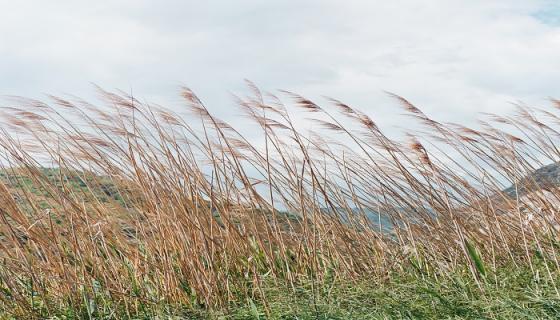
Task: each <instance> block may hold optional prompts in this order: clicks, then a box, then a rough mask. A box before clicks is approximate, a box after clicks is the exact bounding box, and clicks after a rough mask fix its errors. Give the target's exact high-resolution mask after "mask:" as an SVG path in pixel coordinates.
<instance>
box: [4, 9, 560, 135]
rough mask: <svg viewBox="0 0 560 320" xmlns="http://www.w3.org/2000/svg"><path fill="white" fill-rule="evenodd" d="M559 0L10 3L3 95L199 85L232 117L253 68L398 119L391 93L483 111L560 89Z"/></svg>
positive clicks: (214, 106) (270, 81) (456, 112)
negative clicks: (236, 98) (237, 96)
mask: <svg viewBox="0 0 560 320" xmlns="http://www.w3.org/2000/svg"><path fill="white" fill-rule="evenodd" d="M558 2H560V1H556V0H552V1H547V0H534V1H531V0H468V1H466V0H461V1H454V0H424V1H418V0H416V1H407V0H391V1H374V0H370V1H356V0H345V1H329V0H320V1H301V0H300V1H290V0H282V1H271V0H267V1H265V0H260V1H257V0H253V1H250V0H237V1H226V0H222V1H212V0H207V1H200V0H199V1H185V0H181V1H155V0H152V1H147V0H132V1H125V0H111V1H101V0H98V1H76V0H72V1H63V0H58V1H26V0H18V1H13V0H11V1H7V0H0V4H1V6H0V8H1V11H0V12H1V13H0V94H10V95H13V94H15V95H25V96H32V97H41V95H42V94H45V93H54V94H64V93H70V94H74V95H78V96H82V97H86V98H87V97H91V96H92V94H93V93H94V90H93V88H92V86H91V83H95V84H98V85H100V86H102V87H105V88H108V89H112V88H119V89H123V90H125V91H131V90H132V92H133V93H134V95H135V96H138V97H140V98H143V99H146V100H150V101H153V102H161V103H169V105H171V106H173V107H175V108H177V107H178V102H179V100H180V98H179V96H178V87H179V86H180V85H187V86H189V87H191V88H192V89H194V90H195V91H196V92H197V93H198V94H199V95H200V97H201V98H202V99H203V100H204V101H206V103H207V104H208V107H209V108H210V109H211V110H213V111H214V112H216V113H218V114H220V115H223V116H224V117H231V116H232V115H233V114H235V113H237V112H238V111H237V109H236V108H234V107H233V106H234V102H233V100H232V99H231V96H230V93H231V92H234V93H244V92H246V90H244V82H243V79H250V80H252V81H254V82H255V83H256V84H258V85H259V86H260V87H261V88H263V89H266V90H269V91H274V90H276V89H286V90H291V91H295V92H298V93H301V94H303V95H305V96H309V97H311V98H315V99H317V100H318V101H320V98H318V97H320V96H321V95H328V96H332V97H335V98H338V99H340V100H343V101H345V102H347V103H349V104H351V105H353V106H356V107H358V108H359V109H361V110H364V111H367V112H368V113H370V114H372V115H373V116H374V117H375V116H377V119H378V120H379V119H381V120H382V121H388V122H389V123H390V122H391V121H392V120H391V119H394V117H393V116H392V115H393V113H395V112H397V113H398V111H395V110H396V109H395V105H396V104H395V103H394V102H393V101H391V100H390V99H388V98H387V96H386V95H385V94H384V93H383V92H384V91H391V92H394V93H398V94H400V95H403V96H405V97H406V98H408V99H409V100H411V101H412V102H414V103H415V104H417V105H418V106H419V107H421V108H422V109H423V110H425V111H426V112H427V113H428V114H429V115H431V116H433V117H435V118H436V119H440V120H447V121H465V120H466V121H469V119H474V118H475V117H476V112H480V111H495V112H504V111H506V112H507V111H508V110H513V107H512V105H511V104H510V103H511V102H515V101H525V102H527V103H530V104H539V105H546V104H547V102H546V99H547V98H548V97H557V98H558V97H560V90H559V88H560V5H559V4H558ZM397 124H398V123H397Z"/></svg>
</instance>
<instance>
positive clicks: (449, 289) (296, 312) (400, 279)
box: [1, 265, 560, 320]
mask: <svg viewBox="0 0 560 320" xmlns="http://www.w3.org/2000/svg"><path fill="white" fill-rule="evenodd" d="M538 267H539V266H537V268H538ZM544 272H545V269H544V266H543V265H540V269H536V272H535V274H536V276H533V275H532V273H531V270H529V269H528V268H522V267H513V266H512V267H510V268H504V269H500V270H498V271H497V272H492V273H490V272H489V273H488V277H487V278H485V280H484V281H483V282H482V284H481V288H479V287H478V285H477V284H476V282H475V281H474V280H473V278H472V277H471V276H469V274H468V272H467V270H465V272H464V273H461V274H450V275H447V276H445V277H437V278H436V277H434V276H428V275H426V274H418V273H417V271H414V270H413V269H412V268H411V269H410V270H403V272H400V273H399V274H392V275H391V278H392V280H391V281H389V282H379V281H374V280H371V279H362V280H358V281H354V282H347V281H343V280H342V279H338V280H336V279H328V280H324V281H323V282H322V283H320V284H318V283H315V284H314V286H312V283H311V282H310V281H309V282H304V283H300V284H299V285H298V286H297V287H295V288H289V287H286V286H282V285H280V284H273V283H272V282H271V283H267V281H266V278H265V280H264V285H263V292H264V297H265V299H262V298H258V297H257V296H255V299H246V300H245V301H236V302H232V303H231V305H230V306H229V307H226V308H224V309H222V310H214V311H207V310H205V309H204V308H203V306H198V307H196V306H192V305H191V306H181V305H172V304H166V303H165V302H164V301H162V302H160V303H155V304H147V303H146V304H142V303H139V304H135V303H134V302H133V301H134V298H133V297H131V298H130V305H128V306H127V305H122V304H119V303H114V302H113V300H112V299H113V298H114V297H112V296H111V295H110V294H107V293H104V292H103V290H102V288H98V292H97V295H96V296H95V297H92V296H91V294H86V293H84V294H83V297H82V299H81V301H80V300H78V301H75V302H74V304H72V305H62V304H61V305H57V306H50V310H48V309H47V307H46V305H45V304H44V303H43V302H41V301H36V302H35V307H36V310H35V314H36V315H37V317H38V318H41V319H43V318H44V319H47V318H48V319H154V318H159V319H247V320H249V319H294V320H295V319H558V318H560V298H559V296H558V294H557V293H556V291H555V289H554V285H553V283H552V282H551V281H550V280H549V279H548V278H546V277H544V274H545V273H544ZM554 280H555V281H554V282H556V283H558V280H560V279H554ZM313 288H315V290H314V289H313ZM264 301H266V304H264V303H263V302H264ZM3 307H6V306H3ZM1 318H2V319H16V318H14V317H10V316H9V314H8V313H6V314H4V315H3V317H1Z"/></svg>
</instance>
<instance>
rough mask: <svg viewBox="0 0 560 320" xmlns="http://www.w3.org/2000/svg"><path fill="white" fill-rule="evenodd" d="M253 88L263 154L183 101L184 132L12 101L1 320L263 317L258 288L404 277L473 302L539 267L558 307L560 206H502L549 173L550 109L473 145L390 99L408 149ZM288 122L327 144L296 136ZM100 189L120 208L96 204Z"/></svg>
mask: <svg viewBox="0 0 560 320" xmlns="http://www.w3.org/2000/svg"><path fill="white" fill-rule="evenodd" d="M250 87H251V90H252V95H251V96H250V97H247V98H239V100H238V102H239V105H240V107H241V108H242V110H243V111H244V113H245V115H246V116H247V117H248V118H249V119H251V120H252V123H253V126H254V130H255V131H257V130H259V133H258V137H259V138H258V141H257V139H254V140H253V141H251V139H248V138H245V137H244V136H243V135H242V134H241V133H240V132H239V131H238V130H236V129H235V128H234V127H233V126H231V125H230V124H228V123H225V122H224V121H222V120H220V119H217V118H216V117H214V116H213V115H212V114H211V112H210V111H209V110H208V109H207V108H206V106H204V105H203V104H202V103H201V101H200V100H199V99H198V98H197V97H196V95H195V94H194V93H193V92H192V91H190V90H189V89H186V88H185V89H184V90H183V92H182V96H183V98H184V99H185V102H186V105H187V106H188V108H189V110H190V115H189V116H183V115H178V114H177V113H174V112H171V111H169V110H166V109H164V108H161V107H156V106H153V105H149V104H146V103H141V102H139V101H137V100H135V99H134V98H133V97H131V96H128V95H126V94H124V93H111V92H105V91H101V93H102V96H103V106H101V107H100V106H94V105H91V104H89V103H87V102H84V101H81V100H79V99H73V100H71V101H70V100H64V99H61V98H58V97H51V98H50V100H49V102H48V103H47V102H41V101H34V100H29V99H21V98H14V99H13V103H12V105H13V107H4V108H3V109H2V111H1V119H2V126H1V130H2V131H1V133H0V147H1V148H0V149H1V150H2V155H3V160H2V163H3V166H4V172H11V175H10V176H12V177H20V179H21V177H25V179H26V181H27V182H26V183H27V187H21V188H18V189H10V188H8V186H7V184H6V183H4V184H2V185H0V187H1V188H3V190H2V192H1V193H0V198H1V200H0V201H1V203H2V206H1V208H0V218H1V219H2V223H1V224H0V232H1V235H2V239H1V240H0V246H1V249H0V250H1V254H0V258H1V259H2V266H1V267H0V286H1V290H2V293H1V294H0V301H1V302H0V303H1V305H0V307H1V308H2V309H4V310H10V312H12V313H15V314H20V315H23V314H27V315H33V314H51V313H54V310H57V308H60V306H61V305H67V306H70V307H71V306H81V305H83V304H84V301H86V302H85V304H86V305H88V304H90V302H91V301H94V302H95V301H96V300H95V299H98V298H97V297H99V296H101V297H102V298H101V299H110V300H111V301H113V302H114V303H115V304H116V305H119V306H120V308H123V309H124V310H126V312H133V311H134V310H138V308H146V307H148V306H151V305H160V304H161V303H168V304H178V305H179V304H180V305H187V306H192V307H193V308H195V307H200V306H201V305H202V306H203V307H209V308H219V307H222V306H225V305H228V304H230V303H232V302H235V301H246V300H245V299H246V298H248V297H249V298H251V299H253V300H259V301H263V303H264V305H265V309H266V301H267V297H266V296H265V291H264V290H263V289H262V285H263V283H264V282H277V283H281V284H282V285H283V286H284V285H285V286H288V287H295V286H297V284H298V283H299V282H302V281H308V280H310V281H311V283H312V291H317V287H316V286H317V285H318V284H321V283H323V280H324V279H325V278H326V277H329V278H335V279H343V280H344V281H350V282H351V281H353V280H358V279H364V278H369V279H373V281H379V282H384V281H390V279H391V278H392V277H393V276H394V275H395V274H398V273H399V270H402V269H404V268H407V266H414V267H415V268H419V269H421V270H422V271H423V274H428V275H429V276H430V277H435V278H438V277H441V278H445V277H447V276H448V275H449V274H453V273H455V272H457V271H461V270H468V272H470V273H471V276H472V278H473V279H474V281H476V282H477V283H478V286H479V287H480V290H484V285H485V283H487V282H492V281H493V279H492V277H491V275H492V274H493V271H494V270H497V269H498V268H500V266H504V265H512V264H513V265H523V266H529V267H530V268H531V270H533V272H537V271H535V269H533V267H532V266H533V257H534V255H539V257H542V258H543V259H544V260H545V261H546V263H545V266H546V268H545V271H546V274H545V275H540V277H543V278H544V279H545V280H544V281H549V283H550V284H551V285H552V286H553V287H554V289H555V290H557V289H556V282H555V279H556V278H557V276H558V274H559V271H560V264H559V262H558V254H557V250H558V239H557V228H558V222H559V221H558V218H559V216H558V210H557V209H558V200H559V199H558V198H559V197H560V193H559V192H558V189H554V188H550V190H543V189H540V187H542V186H540V187H539V188H536V187H535V188H533V189H534V191H533V192H531V193H530V195H528V196H521V194H520V193H518V194H519V196H515V195H514V196H511V195H508V194H505V193H504V192H502V191H501V190H503V189H504V188H505V187H508V186H509V185H510V184H513V185H514V186H518V187H519V188H521V187H523V188H524V190H532V189H531V186H532V185H534V186H536V185H537V182H535V181H532V180H531V179H527V178H525V177H526V176H527V175H528V174H529V173H530V172H531V171H533V170H534V169H536V168H538V167H540V166H541V165H542V164H543V163H547V162H553V161H557V160H558V159H559V158H560V149H559V148H558V146H557V145H556V141H558V136H560V133H559V132H558V131H557V128H558V125H559V124H560V121H559V120H560V114H558V112H557V111H558V109H559V108H560V103H558V102H557V101H553V105H554V106H555V108H551V109H550V110H532V109H528V108H522V107H519V112H518V114H516V115H515V116H513V117H499V116H492V115H489V116H488V122H484V123H483V125H482V129H471V128H467V127H464V126H460V125H456V124H442V123H438V122H437V121H435V120H432V119H430V118H428V117H427V116H426V115H425V114H424V113H422V111H420V110H419V109H418V108H417V107H415V106H414V105H413V104H411V103H410V102H408V101H406V100H405V99H403V98H401V97H398V96H394V97H395V98H396V99H397V101H398V102H399V103H400V104H401V105H402V106H403V107H404V109H405V110H406V111H407V112H408V114H409V115H410V116H412V117H413V118H415V119H416V120H417V121H418V123H419V124H421V125H422V130H421V132H423V133H419V132H410V133H409V137H408V140H407V141H403V142H401V141H395V140H393V139H391V138H389V137H388V136H387V135H385V134H384V133H383V132H382V131H381V130H380V129H379V127H378V126H377V125H376V123H375V122H374V121H373V120H372V119H371V118H370V117H368V116H367V115H366V114H364V113H362V112H360V111H358V110H356V109H354V108H352V107H350V106H347V105H345V104H343V103H341V102H339V101H336V100H329V105H328V106H325V107H324V106H319V105H317V104H315V103H314V102H312V101H310V100H308V99H306V98H303V97H301V96H298V95H296V94H293V93H288V92H284V93H282V98H283V99H285V100H289V101H290V103H289V104H288V106H285V105H284V104H283V103H282V102H281V100H280V98H278V97H275V96H272V95H270V94H262V93H261V92H260V91H259V90H258V89H257V88H256V87H254V86H253V85H251V86H250ZM294 108H295V109H297V110H298V111H296V112H306V113H310V114H311V116H312V117H313V118H312V119H311V120H309V121H312V122H314V123H318V124H320V125H321V127H322V128H324V129H322V130H319V131H315V132H309V131H302V130H300V129H298V128H297V127H296V125H295V124H294V121H293V120H292V118H291V115H293V114H294V113H293V112H294ZM290 110H291V111H290ZM255 136H257V135H255ZM45 166H47V167H56V168H59V170H57V171H55V172H56V173H57V175H58V176H56V175H55V177H54V179H53V177H50V178H49V177H47V176H46V174H45V170H42V169H41V168H42V167H45ZM102 180H103V181H102ZM107 181H110V182H111V185H112V186H114V187H115V188H116V191H114V192H113V195H112V196H114V195H117V197H105V196H104V195H103V194H100V193H99V190H100V189H99V188H100V187H101V186H102V185H104V184H105V185H106V184H107ZM75 183H79V184H80V187H79V188H77V187H76V185H75ZM519 183H523V186H521V185H518V184H519ZM14 190H15V191H14ZM30 190H34V192H32V191H30ZM37 194H39V195H37ZM38 197H39V198H38ZM39 203H41V205H39ZM379 212H382V213H383V217H382V218H383V219H388V220H390V221H392V224H393V227H392V228H391V229H390V231H387V230H383V228H382V226H380V225H379V224H378V223H377V222H378V218H381V217H378V216H377V214H376V213H379ZM496 281H497V280H496ZM96 303H99V302H96ZM88 310H89V309H88ZM90 316H91V314H90Z"/></svg>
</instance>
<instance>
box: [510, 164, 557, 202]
mask: <svg viewBox="0 0 560 320" xmlns="http://www.w3.org/2000/svg"><path fill="white" fill-rule="evenodd" d="M558 186H560V162H555V163H552V164H549V165H546V166H544V167H541V168H539V169H537V170H535V171H534V172H533V173H531V174H530V175H529V176H527V177H526V178H525V179H523V180H522V181H521V182H519V183H518V184H517V190H518V192H519V196H525V195H527V194H528V193H530V192H531V191H535V190H541V189H545V190H546V189H551V188H556V187H558ZM504 193H506V194H507V195H509V196H511V197H516V186H515V185H512V186H511V187H509V188H507V189H504Z"/></svg>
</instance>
